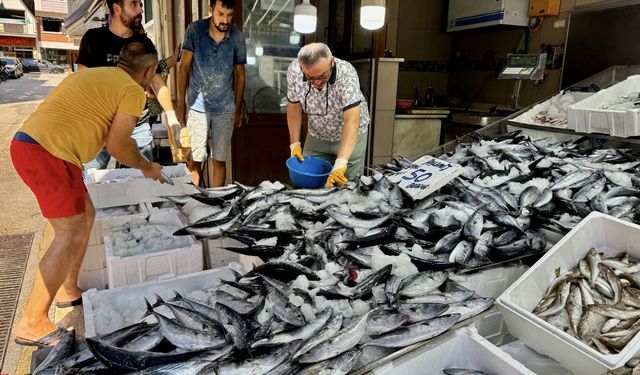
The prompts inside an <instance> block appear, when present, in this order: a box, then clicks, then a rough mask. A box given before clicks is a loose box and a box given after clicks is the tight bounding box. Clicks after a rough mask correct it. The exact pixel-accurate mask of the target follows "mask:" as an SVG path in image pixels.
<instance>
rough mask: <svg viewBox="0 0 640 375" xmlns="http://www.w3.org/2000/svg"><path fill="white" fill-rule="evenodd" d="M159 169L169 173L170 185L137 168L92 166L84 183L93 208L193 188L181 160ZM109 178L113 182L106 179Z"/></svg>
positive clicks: (156, 197) (176, 193) (136, 201)
mask: <svg viewBox="0 0 640 375" xmlns="http://www.w3.org/2000/svg"><path fill="white" fill-rule="evenodd" d="M163 170H164V171H165V172H166V173H167V174H168V175H169V177H171V179H172V180H173V183H174V184H173V185H170V184H161V183H160V182H157V181H153V180H151V179H148V178H145V177H144V176H143V175H142V172H141V171H140V170H138V169H99V170H97V169H92V170H90V171H89V172H88V174H87V180H86V182H85V185H86V186H87V192H89V196H90V197H91V201H92V202H93V205H94V206H95V207H96V208H104V207H115V206H126V205H131V204H138V203H139V202H148V201H156V200H158V197H159V196H162V195H184V194H194V193H196V192H197V191H196V189H195V187H193V186H192V185H190V184H189V183H190V182H192V181H193V176H192V175H191V173H189V170H188V169H187V167H186V166H185V165H184V164H179V165H172V166H165V167H163ZM110 180H112V181H113V182H110V183H107V181H110Z"/></svg>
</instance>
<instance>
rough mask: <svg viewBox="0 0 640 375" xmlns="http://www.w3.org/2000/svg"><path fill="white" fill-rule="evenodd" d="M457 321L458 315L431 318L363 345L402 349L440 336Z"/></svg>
mask: <svg viewBox="0 0 640 375" xmlns="http://www.w3.org/2000/svg"><path fill="white" fill-rule="evenodd" d="M459 319H460V314H451V315H444V316H441V317H438V318H433V319H430V320H427V321H425V322H421V323H416V324H413V325H410V326H408V327H404V328H400V329H398V330H395V331H393V332H390V333H387V334H384V335H382V336H380V337H377V338H375V339H373V340H371V341H368V342H366V343H365V344H364V345H365V346H382V347H385V348H403V347H405V346H409V345H411V344H415V343H417V342H420V341H424V340H428V339H431V338H433V337H436V336H438V335H440V334H442V333H443V332H445V331H447V330H448V329H449V328H451V327H453V325H454V324H456V322H457V321H458V320H459Z"/></svg>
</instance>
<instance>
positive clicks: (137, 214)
mask: <svg viewBox="0 0 640 375" xmlns="http://www.w3.org/2000/svg"><path fill="white" fill-rule="evenodd" d="M131 206H133V205H131ZM135 206H136V208H135V211H133V212H127V213H125V212H126V211H125V210H119V211H118V214H116V215H110V214H109V211H111V210H113V209H114V208H115V207H109V208H98V209H96V219H95V221H94V222H93V227H92V228H91V235H90V237H89V245H102V244H104V235H105V232H106V230H105V227H106V228H109V227H112V226H117V225H122V224H124V223H126V222H127V221H129V220H132V219H139V218H142V219H144V218H145V217H147V215H149V208H148V207H147V203H138V204H135Z"/></svg>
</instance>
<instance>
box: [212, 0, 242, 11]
mask: <svg viewBox="0 0 640 375" xmlns="http://www.w3.org/2000/svg"><path fill="white" fill-rule="evenodd" d="M217 1H219V2H221V3H222V6H223V7H225V8H227V9H233V8H235V7H236V0H209V5H211V6H212V7H213V6H215V5H216V2H217Z"/></svg>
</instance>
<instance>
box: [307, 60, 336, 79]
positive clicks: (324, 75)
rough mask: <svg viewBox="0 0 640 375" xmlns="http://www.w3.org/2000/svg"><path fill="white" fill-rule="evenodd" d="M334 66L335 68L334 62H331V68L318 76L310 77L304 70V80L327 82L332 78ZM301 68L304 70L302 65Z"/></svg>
mask: <svg viewBox="0 0 640 375" xmlns="http://www.w3.org/2000/svg"><path fill="white" fill-rule="evenodd" d="M333 68H334V65H333V63H331V68H329V70H327V71H326V72H324V73H322V74H320V75H319V76H317V77H309V76H307V75H306V74H304V72H302V77H303V81H309V82H315V81H322V82H327V81H328V80H330V79H331V74H332V73H333ZM300 70H302V67H300Z"/></svg>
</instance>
